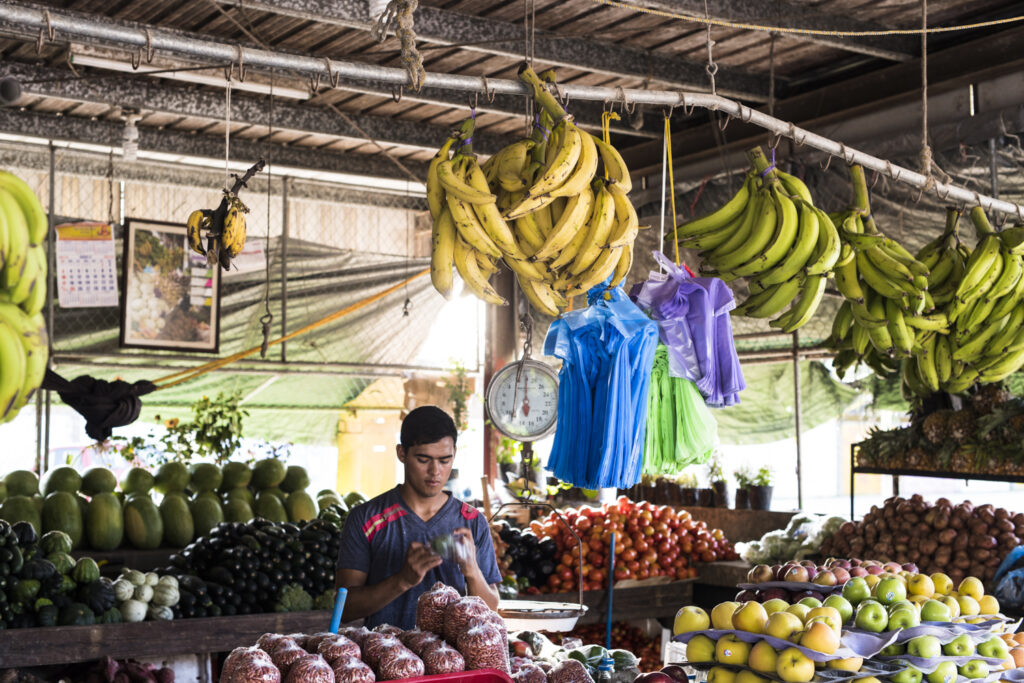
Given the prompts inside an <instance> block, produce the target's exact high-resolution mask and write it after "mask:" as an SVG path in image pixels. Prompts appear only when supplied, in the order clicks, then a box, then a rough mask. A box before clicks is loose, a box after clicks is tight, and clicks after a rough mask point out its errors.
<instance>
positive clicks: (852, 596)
mask: <svg viewBox="0 0 1024 683" xmlns="http://www.w3.org/2000/svg"><path fill="white" fill-rule="evenodd" d="M843 597H844V598H846V599H847V600H849V601H850V604H852V605H857V604H859V603H861V602H862V601H864V600H867V599H868V598H870V597H871V587H870V586H868V582H867V581H865V580H864V579H863V578H862V577H860V576H855V577H854V578H852V579H850V580H849V581H847V582H846V584H845V585H844V586H843Z"/></svg>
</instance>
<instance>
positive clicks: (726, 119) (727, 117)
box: [718, 112, 732, 133]
mask: <svg viewBox="0 0 1024 683" xmlns="http://www.w3.org/2000/svg"><path fill="white" fill-rule="evenodd" d="M722 113H723V114H724V116H723V117H722V118H720V119H718V129H719V130H720V131H722V132H723V133H724V132H725V129H726V128H728V127H729V122H730V121H732V114H730V113H728V112H722ZM723 121H724V122H725V123H722V122H723Z"/></svg>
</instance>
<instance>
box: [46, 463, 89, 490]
mask: <svg viewBox="0 0 1024 683" xmlns="http://www.w3.org/2000/svg"><path fill="white" fill-rule="evenodd" d="M80 488H82V475H80V474H79V473H78V470H76V469H75V468H74V467H58V468H56V469H52V470H50V473H49V474H47V475H46V484H45V485H44V487H43V495H44V496H48V495H50V494H51V493H54V492H55V491H64V492H66V493H78V489H80Z"/></svg>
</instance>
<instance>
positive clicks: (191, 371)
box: [153, 268, 430, 389]
mask: <svg viewBox="0 0 1024 683" xmlns="http://www.w3.org/2000/svg"><path fill="white" fill-rule="evenodd" d="M429 272H430V269H429V268H427V269H426V270H422V271H420V272H419V273H416V274H415V275H413V276H412V277H410V278H407V279H405V280H403V281H402V282H399V283H398V284H396V285H392V286H390V287H388V288H387V289H385V290H382V291H380V292H377V293H376V294H372V295H370V296H368V297H366V298H365V299H363V300H361V301H357V302H356V303H354V304H351V305H349V306H346V307H345V308H343V309H341V310H340V311H335V312H334V313H331V314H330V315H328V316H326V317H323V318H321V319H320V320H317V321H315V322H311V323H310V324H308V325H305V326H304V327H300V328H299V329H297V330H295V331H294V332H289V333H288V334H286V335H284V336H283V337H278V338H277V339H272V340H271V341H269V342H268V343H267V346H268V347H270V346H276V345H277V344H282V343H284V342H286V341H291V340H292V339H295V338H296V337H298V336H300V335H303V334H305V333H307V332H312V331H313V330H315V329H317V328H318V327H323V326H324V325H329V324H330V323H332V322H334V321H336V320H340V319H341V318H344V317H345V316H346V315H348V314H349V313H355V312H356V311H358V310H360V309H361V308H365V307H367V306H369V305H370V304H373V303H376V302H378V301H380V300H381V299H383V298H384V297H386V296H387V295H389V294H392V293H393V292H396V291H398V290H399V289H402V288H403V287H405V286H406V285H407V284H408V283H410V282H412V281H413V280H415V279H417V278H420V277H423V276H424V275H426V274H427V273H429ZM261 348H262V345H261V346H254V347H252V348H251V349H246V350H245V351H239V352H238V353H235V354H232V355H230V356H228V357H226V358H219V359H217V360H214V361H210V362H209V363H204V364H203V365H200V366H199V367H195V368H188V369H186V370H181V371H179V372H175V373H173V374H170V375H166V376H164V377H161V378H160V379H157V380H154V381H153V384H155V385H157V389H168V388H170V387H173V386H177V385H179V384H183V383H185V382H188V381H189V380H193V379H195V378H197V377H200V376H202V375H205V374H207V373H209V372H213V371H214V370H217V369H219V368H222V367H224V366H226V365H230V364H231V363H234V362H236V361H239V360H242V359H243V358H248V357H249V356H251V355H253V354H255V353H258V352H259V351H260V349H261Z"/></svg>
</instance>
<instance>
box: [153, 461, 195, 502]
mask: <svg viewBox="0 0 1024 683" xmlns="http://www.w3.org/2000/svg"><path fill="white" fill-rule="evenodd" d="M188 480H189V474H188V468H187V467H185V464H184V463H180V462H177V461H173V460H172V461H171V462H165V463H164V464H163V465H160V469H158V470H157V471H156V484H155V486H154V487H153V488H154V489H156V491H157V492H158V493H164V494H166V493H170V492H171V491H184V490H185V487H186V486H188Z"/></svg>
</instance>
